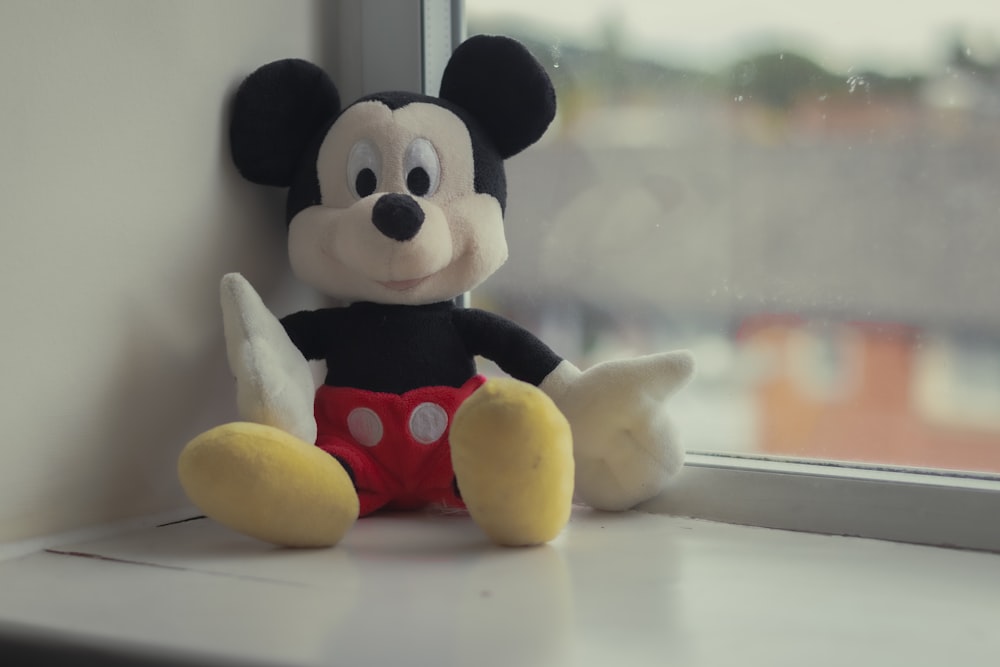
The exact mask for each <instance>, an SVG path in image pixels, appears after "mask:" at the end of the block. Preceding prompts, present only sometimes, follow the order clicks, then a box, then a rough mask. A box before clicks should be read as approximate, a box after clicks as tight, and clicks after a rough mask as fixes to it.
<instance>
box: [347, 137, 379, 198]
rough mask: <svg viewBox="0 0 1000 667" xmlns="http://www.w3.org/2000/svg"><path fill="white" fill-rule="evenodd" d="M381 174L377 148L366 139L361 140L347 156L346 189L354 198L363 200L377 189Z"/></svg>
mask: <svg viewBox="0 0 1000 667" xmlns="http://www.w3.org/2000/svg"><path fill="white" fill-rule="evenodd" d="M381 173H382V156H380V155H379V152H378V148H376V146H375V144H373V143H372V142H371V141H369V140H368V139H362V140H361V141H359V142H357V143H356V144H354V145H353V146H351V152H350V153H348V155H347V189H348V190H350V191H351V192H352V193H353V194H354V195H355V196H356V197H358V198H359V199H360V198H364V197H367V196H368V195H370V194H372V193H373V192H375V190H376V188H378V177H379V174H381Z"/></svg>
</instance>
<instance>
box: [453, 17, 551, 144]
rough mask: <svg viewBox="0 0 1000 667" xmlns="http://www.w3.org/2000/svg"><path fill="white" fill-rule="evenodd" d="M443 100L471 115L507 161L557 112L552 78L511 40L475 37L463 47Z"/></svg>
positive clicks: (456, 56)
mask: <svg viewBox="0 0 1000 667" xmlns="http://www.w3.org/2000/svg"><path fill="white" fill-rule="evenodd" d="M440 97H441V98H442V99H444V100H447V101H449V102H452V103H454V104H456V105H458V106H459V107H461V108H463V109H465V110H466V111H468V112H469V113H470V114H472V116H473V117H474V118H475V119H476V121H478V122H479V124H480V126H482V128H483V130H485V131H486V133H487V134H488V135H489V137H490V139H492V140H493V143H494V145H495V146H496V148H497V150H498V151H499V152H500V155H501V156H502V157H503V158H504V159H505V160H506V159H507V158H509V157H510V156H512V155H516V154H517V153H520V152H521V151H522V150H524V149H525V148H527V147H528V146H530V145H531V144H533V143H535V142H536V141H538V139H539V138H540V137H541V136H542V134H544V133H545V130H546V128H548V126H549V123H551V122H552V119H553V118H554V117H555V114H556V94H555V90H553V88H552V81H551V80H549V75H548V74H546V73H545V69H544V68H542V66H541V64H539V62H538V61H537V60H535V57H534V56H532V55H531V54H530V53H529V52H528V50H527V49H526V48H524V46H523V45H521V43H520V42H517V41H514V40H513V39H510V38H509V37H496V36H487V35H477V36H475V37H470V38H469V39H468V40H466V41H465V42H463V43H462V44H460V45H459V46H458V48H457V49H455V52H454V53H453V54H452V56H451V60H449V61H448V66H447V67H445V70H444V75H443V77H442V79H441V95H440Z"/></svg>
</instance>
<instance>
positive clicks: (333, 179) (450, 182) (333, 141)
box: [288, 101, 507, 305]
mask: <svg viewBox="0 0 1000 667" xmlns="http://www.w3.org/2000/svg"><path fill="white" fill-rule="evenodd" d="M317 172H318V177H319V189H320V194H321V197H322V201H323V203H322V204H321V205H319V206H311V207H309V208H306V209H303V210H302V211H300V212H299V213H298V214H297V215H296V216H295V217H294V218H292V221H291V223H290V225H289V230H288V253H289V257H290V258H291V265H292V270H293V271H294V272H295V274H296V275H297V276H298V277H299V279H301V280H302V281H303V282H305V283H308V284H310V285H312V286H314V287H316V288H318V289H320V290H322V291H323V292H324V293H326V294H327V295H329V296H331V297H334V298H336V299H340V300H343V301H347V302H355V301H374V302H377V303H391V304H407V305H418V304H425V303H433V302H436V301H443V300H446V299H451V298H453V297H456V296H458V295H459V294H462V293H463V292H465V291H467V290H469V289H472V288H473V287H475V286H476V285H478V284H479V283H481V282H482V281H483V280H485V279H486V278H487V277H489V276H490V275H491V274H492V273H493V272H494V271H496V270H497V269H498V268H499V267H500V266H501V265H502V264H503V262H504V261H505V260H506V259H507V241H506V238H505V237H504V230H503V214H502V212H501V209H500V204H499V202H497V200H496V199H495V198H494V197H493V196H491V195H487V194H476V192H475V190H474V188H473V175H474V171H473V161H472V141H471V139H470V137H469V131H468V129H466V126H465V124H464V123H463V122H462V121H461V120H460V119H459V118H458V117H457V116H455V115H454V114H453V113H451V112H450V111H448V110H447V109H444V108H442V107H440V106H437V105H434V104H427V103H413V104H409V105H407V106H404V107H402V108H400V109H397V110H395V111H392V110H390V109H389V108H388V107H386V106H385V105H384V104H382V103H380V102H372V101H370V102H361V103H359V104H355V105H354V106H352V107H350V108H349V109H347V110H346V111H345V112H344V113H343V114H342V115H341V116H340V118H339V119H337V122H336V123H334V125H333V127H331V128H330V131H329V133H328V134H327V136H326V138H325V139H324V141H323V145H322V146H321V147H320V151H319V158H318V161H317ZM408 177H409V187H408V185H407V181H408ZM391 193H398V194H404V195H407V196H408V197H410V198H412V200H413V201H414V202H415V203H416V205H417V206H419V209H420V211H421V212H422V218H423V221H422V223H420V224H419V227H417V223H413V222H411V223H409V229H410V232H411V233H412V232H414V231H415V233H414V234H413V236H412V238H408V239H406V240H397V238H392V237H391V236H389V235H387V234H386V233H383V231H381V230H380V229H379V227H377V226H376V225H375V223H374V222H373V216H372V211H373V209H375V205H376V203H377V202H379V200H380V199H381V198H382V197H383V196H385V195H387V194H391ZM387 201H388V200H387ZM381 206H385V202H383V204H382V205H381ZM377 217H380V216H377ZM404 217H405V216H404ZM418 217H420V216H418ZM397 236H401V234H397Z"/></svg>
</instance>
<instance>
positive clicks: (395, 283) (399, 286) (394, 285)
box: [379, 276, 430, 292]
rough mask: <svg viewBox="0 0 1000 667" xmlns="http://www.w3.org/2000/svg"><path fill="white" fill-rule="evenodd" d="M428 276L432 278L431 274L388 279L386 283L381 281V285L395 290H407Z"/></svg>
mask: <svg viewBox="0 0 1000 667" xmlns="http://www.w3.org/2000/svg"><path fill="white" fill-rule="evenodd" d="M428 278H430V276H424V277H423V278H413V279H412V280H388V281H386V282H384V283H383V282H380V283H379V285H381V286H382V287H385V288H387V289H391V290H395V291H396V292H405V291H406V290H409V289H413V288H414V287H416V286H417V285H419V284H420V283H422V282H424V281H425V280H427V279H428Z"/></svg>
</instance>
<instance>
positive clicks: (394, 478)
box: [315, 375, 486, 516]
mask: <svg viewBox="0 0 1000 667" xmlns="http://www.w3.org/2000/svg"><path fill="white" fill-rule="evenodd" d="M484 382H486V378H485V377H483V376H482V375H477V376H475V377H473V378H472V379H470V380H469V381H468V382H466V383H465V384H464V385H462V386H461V387H460V388H458V389H456V388H454V387H422V388H420V389H414V390H412V391H408V392H406V393H405V394H384V393H379V392H372V391H364V390H361V389H347V388H344V387H329V386H326V385H323V386H321V387H320V388H319V389H318V390H317V392H316V403H315V414H316V427H317V429H318V435H317V436H316V446H317V447H319V448H320V449H322V450H324V451H325V452H327V453H329V454H331V455H332V456H334V457H335V458H337V459H338V460H339V461H340V462H341V463H343V464H344V466H345V467H346V468H347V470H348V472H349V473H350V475H351V477H352V479H353V480H354V486H355V488H356V489H357V491H358V498H359V499H360V501H361V516H365V515H366V514H371V513H372V512H374V511H376V510H378V509H381V508H388V509H416V508H418V507H423V506H425V505H443V506H446V507H465V504H464V503H463V502H462V499H461V498H460V497H459V495H458V493H457V490H458V489H457V486H456V484H455V472H454V470H453V469H452V466H451V449H450V447H449V445H448V431H449V428H450V426H451V420H452V417H454V415H455V411H456V410H458V406H459V405H461V404H462V402H463V401H465V399H466V398H468V397H469V396H470V395H472V392H474V391H475V390H476V389H478V388H479V387H481V386H482V385H483V383H484Z"/></svg>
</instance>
